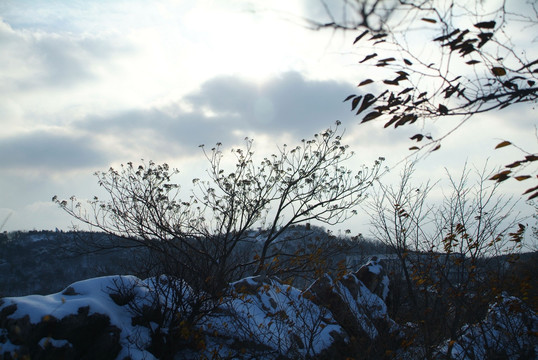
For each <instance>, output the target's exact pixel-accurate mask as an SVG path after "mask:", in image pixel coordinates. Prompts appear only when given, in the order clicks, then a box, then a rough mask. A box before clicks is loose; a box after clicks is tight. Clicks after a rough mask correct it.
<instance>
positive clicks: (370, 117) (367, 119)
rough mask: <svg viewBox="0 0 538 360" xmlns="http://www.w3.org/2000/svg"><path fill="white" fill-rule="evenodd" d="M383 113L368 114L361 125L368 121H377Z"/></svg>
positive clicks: (373, 112)
mask: <svg viewBox="0 0 538 360" xmlns="http://www.w3.org/2000/svg"><path fill="white" fill-rule="evenodd" d="M380 115H381V113H380V112H379V111H372V112H371V113H369V114H367V115H366V116H365V117H364V118H363V119H362V121H361V124H362V123H365V122H367V121H370V120H373V119H375V118H376V117H378V116H380Z"/></svg>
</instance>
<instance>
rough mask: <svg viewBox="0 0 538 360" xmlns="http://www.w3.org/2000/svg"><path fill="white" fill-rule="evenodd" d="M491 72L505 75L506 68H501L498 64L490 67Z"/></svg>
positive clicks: (496, 74)
mask: <svg viewBox="0 0 538 360" xmlns="http://www.w3.org/2000/svg"><path fill="white" fill-rule="evenodd" d="M491 72H492V73H493V75H495V76H504V75H506V70H505V69H504V68H502V67H499V66H495V67H492V68H491Z"/></svg>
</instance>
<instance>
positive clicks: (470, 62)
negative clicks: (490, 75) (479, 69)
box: [466, 60, 480, 65]
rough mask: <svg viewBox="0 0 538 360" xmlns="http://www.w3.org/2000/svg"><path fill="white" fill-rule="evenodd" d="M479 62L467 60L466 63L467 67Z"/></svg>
mask: <svg viewBox="0 0 538 360" xmlns="http://www.w3.org/2000/svg"><path fill="white" fill-rule="evenodd" d="M479 62H480V61H478V60H469V61H467V62H466V64H467V65H474V64H478V63H479Z"/></svg>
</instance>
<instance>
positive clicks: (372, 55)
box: [359, 53, 377, 64]
mask: <svg viewBox="0 0 538 360" xmlns="http://www.w3.org/2000/svg"><path fill="white" fill-rule="evenodd" d="M376 56H377V53H373V54H370V55H366V56H365V57H364V59H362V60H361V61H359V64H362V63H363V62H365V61H368V60H370V59H371V58H373V57H376Z"/></svg>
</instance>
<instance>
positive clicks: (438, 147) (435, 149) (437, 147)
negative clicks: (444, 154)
mask: <svg viewBox="0 0 538 360" xmlns="http://www.w3.org/2000/svg"><path fill="white" fill-rule="evenodd" d="M440 148H441V144H439V145H437V146H436V147H435V148H434V149H433V150H432V151H431V152H434V151H437V150H439V149H440Z"/></svg>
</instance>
